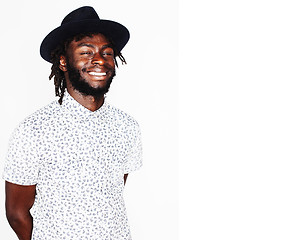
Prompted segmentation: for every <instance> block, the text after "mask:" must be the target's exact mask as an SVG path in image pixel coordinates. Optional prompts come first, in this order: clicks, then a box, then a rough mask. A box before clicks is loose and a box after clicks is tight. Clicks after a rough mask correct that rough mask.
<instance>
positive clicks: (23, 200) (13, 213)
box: [5, 181, 36, 240]
mask: <svg viewBox="0 0 296 240" xmlns="http://www.w3.org/2000/svg"><path fill="white" fill-rule="evenodd" d="M5 193H6V201H5V207H6V217H7V220H8V222H9V224H10V226H11V227H12V229H13V230H14V231H15V233H16V235H17V236H18V238H19V240H30V239H31V235H32V229H33V218H32V216H31V214H30V209H31V207H32V206H33V204H34V200H35V193H36V185H33V186H21V185H17V184H13V183H10V182H7V181H6V182H5Z"/></svg>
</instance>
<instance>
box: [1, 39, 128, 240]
mask: <svg viewBox="0 0 296 240" xmlns="http://www.w3.org/2000/svg"><path fill="white" fill-rule="evenodd" d="M109 46H110V43H109V41H108V40H107V39H106V37H105V36H104V35H102V34H95V35H93V37H85V38H83V39H81V40H80V41H78V42H76V41H72V42H71V43H70V45H69V48H68V49H67V57H68V62H70V63H71V65H72V66H74V67H75V68H76V69H78V70H79V72H80V75H81V77H82V78H83V79H85V81H86V82H87V83H88V84H89V85H90V86H92V87H93V88H99V87H103V86H105V85H106V82H107V80H108V79H109V78H110V72H108V71H107V67H106V66H108V67H109V68H110V66H111V68H113V69H115V63H114V58H115V56H114V51H113V49H112V48H110V47H109ZM66 60H67V59H66V56H61V57H60V69H61V70H62V71H63V72H64V74H65V79H66V83H67V91H68V92H69V94H70V95H71V96H72V97H73V98H74V99H75V100H76V101H77V102H79V103H80V104H81V105H82V106H84V107H85V108H87V109H89V110H90V111H96V110H98V109H99V108H100V107H101V106H102V104H103V103H104V95H102V96H97V97H93V96H85V95H83V94H81V93H80V92H79V91H77V90H75V89H74V88H73V86H72V85H71V82H70V80H69V75H68V73H67V61H66ZM83 69H86V71H83ZM106 71H107V73H106V75H105V76H94V75H91V72H100V73H102V72H106ZM127 177H128V174H124V176H123V179H124V184H125V183H126V180H127ZM5 191H6V202H5V207H6V216H7V219H8V222H9V224H10V225H11V227H12V228H13V230H14V231H15V232H16V234H17V236H18V238H19V240H30V239H31V235H32V228H33V218H32V216H31V214H30V209H31V208H32V206H33V204H34V201H35V195H36V185H32V186H21V185H17V184H13V183H10V182H6V183H5Z"/></svg>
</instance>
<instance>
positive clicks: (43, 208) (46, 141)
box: [3, 92, 142, 240]
mask: <svg viewBox="0 0 296 240" xmlns="http://www.w3.org/2000/svg"><path fill="white" fill-rule="evenodd" d="M141 165H142V146H141V137H140V130H139V126H138V124H137V122H136V121H135V120H134V119H133V118H132V117H130V116H129V115H127V114H126V113H124V112H122V111H121V110H119V109H117V108H115V107H113V106H111V105H110V104H108V103H107V102H106V101H105V102H104V104H103V105H102V106H101V107H100V108H99V109H98V110H97V111H95V112H91V111H89V110H88V109H86V108H85V107H83V106H82V105H80V104H79V103H78V102H77V101H76V100H74V99H73V98H72V97H71V96H70V95H69V94H68V93H67V92H66V93H65V96H64V99H63V104H62V105H59V103H58V102H57V101H55V102H53V103H51V104H49V105H48V106H46V107H44V108H42V109H40V110H39V111H37V112H35V113H34V114H32V115H31V116H29V117H28V118H26V119H25V120H24V121H23V122H22V123H21V124H20V125H19V126H18V127H17V128H16V130H15V131H14V133H13V135H12V137H11V140H10V144H9V150H8V154H7V159H6V164H5V169H4V174H3V177H4V179H5V180H6V181H8V182H11V183H15V184H19V185H35V184H36V197H35V203H34V205H33V207H32V209H31V214H32V216H33V236H32V239H33V240H62V239H66V240H130V239H131V235H130V229H129V226H128V221H127V216H126V210H125V204H124V200H123V189H124V182H123V176H124V174H125V173H129V172H131V171H134V170H137V169H138V168H140V167H141Z"/></svg>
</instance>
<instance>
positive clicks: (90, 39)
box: [69, 33, 110, 49]
mask: <svg viewBox="0 0 296 240" xmlns="http://www.w3.org/2000/svg"><path fill="white" fill-rule="evenodd" d="M83 43H89V44H91V45H93V46H98V47H100V46H105V45H110V41H109V40H108V38H107V37H106V36H104V35H103V34H101V33H96V34H91V35H89V36H84V37H81V38H79V39H78V40H77V39H74V40H72V41H71V42H70V44H69V47H70V49H71V48H76V47H79V46H81V45H82V44H83Z"/></svg>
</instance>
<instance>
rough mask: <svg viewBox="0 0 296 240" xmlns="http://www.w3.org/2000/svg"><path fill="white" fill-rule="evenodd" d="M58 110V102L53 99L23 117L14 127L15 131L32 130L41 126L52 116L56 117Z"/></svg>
mask: <svg viewBox="0 0 296 240" xmlns="http://www.w3.org/2000/svg"><path fill="white" fill-rule="evenodd" d="M59 111H60V107H59V104H58V102H57V101H53V102H51V103H50V104H48V105H46V106H44V107H42V108H40V109H38V110H37V111H35V112H34V113H32V114H30V115H29V116H28V117H26V118H25V119H23V120H22V121H21V122H20V123H19V125H18V126H17V127H16V129H15V131H26V132H30V131H31V132H34V131H36V130H38V129H40V128H42V126H44V125H45V124H46V123H48V122H50V121H51V120H52V119H53V118H56V117H57V115H58V114H59Z"/></svg>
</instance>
